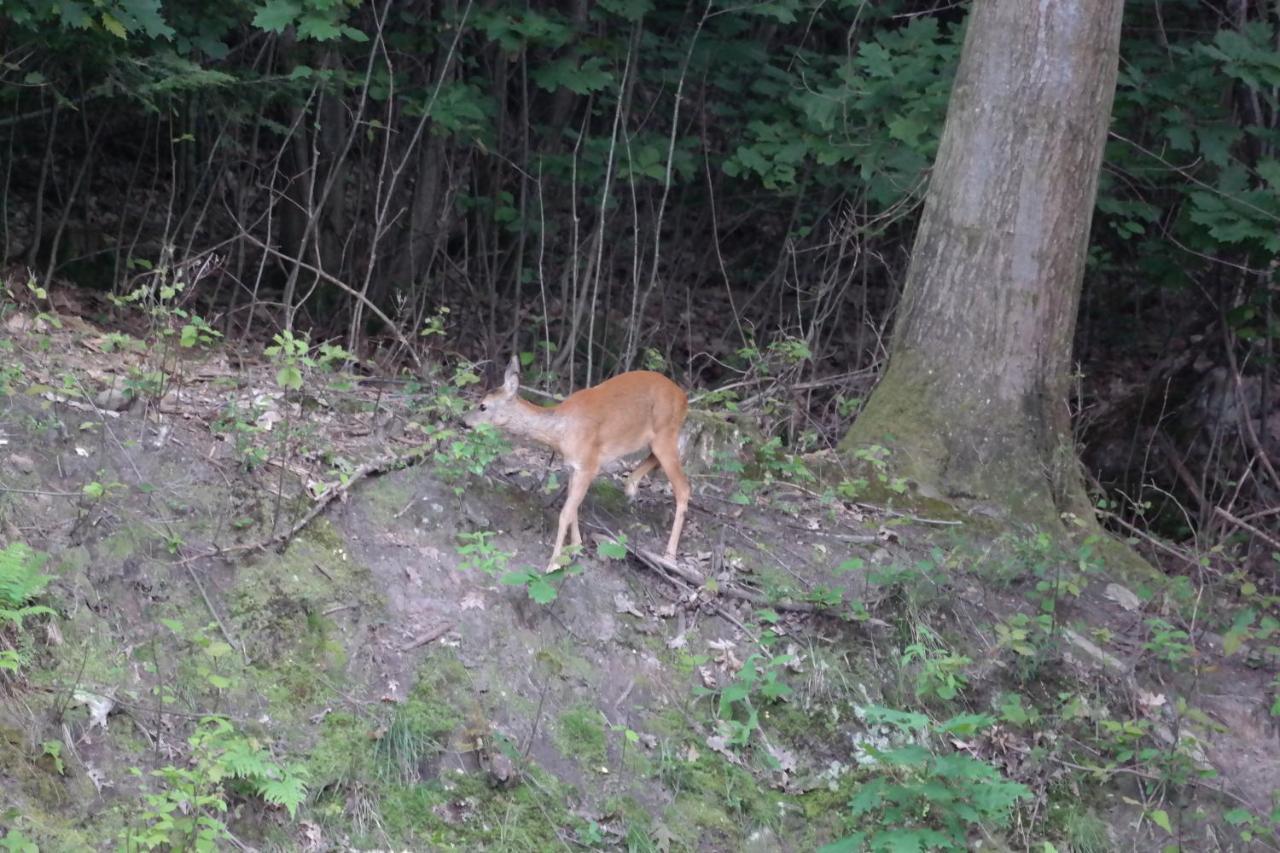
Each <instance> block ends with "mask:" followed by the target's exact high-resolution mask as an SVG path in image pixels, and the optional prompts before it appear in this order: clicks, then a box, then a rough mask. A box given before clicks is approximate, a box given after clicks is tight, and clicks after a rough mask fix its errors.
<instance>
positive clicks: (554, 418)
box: [507, 398, 564, 450]
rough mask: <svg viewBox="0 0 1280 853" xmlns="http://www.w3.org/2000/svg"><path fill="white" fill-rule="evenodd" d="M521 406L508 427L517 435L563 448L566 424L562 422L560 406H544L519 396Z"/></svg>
mask: <svg viewBox="0 0 1280 853" xmlns="http://www.w3.org/2000/svg"><path fill="white" fill-rule="evenodd" d="M516 405H517V406H518V407H519V408H518V409H517V413H516V415H515V417H513V418H512V419H511V420H510V421H508V422H507V429H508V430H509V431H510V432H513V433H515V434H516V435H518V436H520V437H522V438H527V439H529V440H531V441H536V442H538V443H539V444H543V445H546V446H547V447H550V448H552V449H553V450H561V448H560V441H561V439H563V438H564V424H563V423H562V422H561V417H560V412H559V411H558V410H559V408H560V407H559V406H551V407H550V408H543V407H542V406H537V405H534V404H533V403H530V402H529V401H528V400H523V399H519V398H517V400H516Z"/></svg>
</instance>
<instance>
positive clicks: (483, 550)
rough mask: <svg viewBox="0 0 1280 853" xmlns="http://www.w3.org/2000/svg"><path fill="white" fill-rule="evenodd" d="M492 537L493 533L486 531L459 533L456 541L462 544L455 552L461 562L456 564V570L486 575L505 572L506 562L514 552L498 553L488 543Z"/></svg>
mask: <svg viewBox="0 0 1280 853" xmlns="http://www.w3.org/2000/svg"><path fill="white" fill-rule="evenodd" d="M493 535H494V534H493V532H492V531H488V530H477V531H475V532H472V533H467V532H462V533H459V534H458V539H459V541H461V542H462V544H461V545H458V546H457V548H456V549H455V550H457V552H458V556H460V557H462V561H461V562H460V563H458V568H459V569H462V570H463V571H467V570H469V569H479V570H480V571H482V572H484V573H485V574H488V575H498V574H501V573H502V572H504V571H506V568H507V561H509V560H510V559H511V558H512V557H513V556H515V552H514V551H500V550H498V549H497V548H496V547H494V545H493V543H491V542H490V541H489V540H490V539H491V538H493Z"/></svg>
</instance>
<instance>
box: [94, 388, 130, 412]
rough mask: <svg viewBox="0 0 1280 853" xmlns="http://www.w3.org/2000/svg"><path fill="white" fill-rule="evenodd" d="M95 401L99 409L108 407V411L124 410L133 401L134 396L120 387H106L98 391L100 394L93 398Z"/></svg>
mask: <svg viewBox="0 0 1280 853" xmlns="http://www.w3.org/2000/svg"><path fill="white" fill-rule="evenodd" d="M93 402H94V403H96V404H97V406H98V408H99V409H106V410H107V411H108V412H123V411H124V410H125V409H127V408H129V404H130V403H132V402H133V397H131V396H129V394H127V393H125V392H124V391H122V390H120V389H119V388H106V389H103V390H102V391H99V392H98V396H96V397H94V398H93Z"/></svg>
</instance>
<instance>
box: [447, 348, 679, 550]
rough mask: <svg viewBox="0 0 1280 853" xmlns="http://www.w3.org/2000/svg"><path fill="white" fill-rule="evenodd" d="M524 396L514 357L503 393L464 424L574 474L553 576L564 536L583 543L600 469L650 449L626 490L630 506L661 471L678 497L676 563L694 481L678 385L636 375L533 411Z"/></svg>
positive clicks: (672, 546) (649, 374) (670, 544)
mask: <svg viewBox="0 0 1280 853" xmlns="http://www.w3.org/2000/svg"><path fill="white" fill-rule="evenodd" d="M519 391H520V362H519V360H518V359H517V358H516V357H515V356H512V357H511V362H510V364H509V365H508V366H507V372H506V374H505V376H504V377H503V382H502V387H501V388H499V389H497V390H495V391H493V392H492V393H490V394H488V395H486V396H485V397H484V399H482V400H481V401H480V403H479V404H478V405H477V406H476V407H475V408H474V409H472V410H471V411H470V412H469V413H467V415H466V416H465V417H464V418H463V422H464V423H465V424H466V425H467V426H468V427H476V426H479V425H480V424H489V425H491V426H494V427H496V428H498V429H500V430H503V431H505V432H507V433H509V434H511V435H513V436H516V437H518V438H523V439H527V440H531V441H533V442H536V443H538V444H541V445H543V446H545V447H549V448H550V449H552V450H554V451H555V452H557V453H559V454H560V456H561V457H562V458H563V459H564V462H565V464H566V465H567V466H568V467H569V469H570V472H571V473H570V477H569V492H568V495H567V496H566V497H565V500H564V506H563V507H562V508H561V509H560V522H559V527H558V528H557V530H556V542H555V545H554V546H553V547H552V549H551V561H550V562H549V563H548V564H547V569H546V570H547V572H553V571H555V570H556V569H557V568H559V567H560V554H561V551H563V550H564V543H565V537H566V536H567V537H568V538H569V541H570V543H571V544H573V545H581V544H582V531H581V530H580V529H579V527H578V507H579V506H580V505H581V504H582V499H583V497H585V496H586V494H587V489H588V488H589V487H590V486H591V481H592V480H594V479H595V477H596V474H598V473H599V471H600V467H601V466H602V465H605V464H607V463H609V462H612V461H613V460H615V459H619V458H621V457H623V456H628V455H630V454H632V453H636V452H638V451H640V450H643V449H645V448H646V447H647V448H649V455H648V456H646V457H645V458H644V460H643V461H641V462H640V464H639V465H637V466H636V467H635V468H634V469H633V470H632V471H631V473H630V474H629V475H628V476H627V481H626V490H625V491H626V495H627V499H628V500H633V499H634V498H635V496H636V491H637V489H638V488H639V486H640V481H641V480H643V479H644V477H645V476H646V475H647V474H648V473H649V472H650V471H652V470H653V469H654V468H657V467H658V466H662V471H663V473H665V474H666V475H667V479H668V480H670V481H671V491H672V493H673V494H674V495H675V503H676V514H675V520H674V521H672V523H671V535H670V537H669V538H668V539H667V549H666V553H665V557H666V559H668V560H670V561H672V562H674V561H675V559H676V548H677V547H678V546H679V544H680V533H681V531H682V530H683V529H684V517H685V512H686V511H687V510H688V508H689V478H688V477H686V476H685V473H684V469H683V468H682V467H680V450H679V445H678V439H679V435H680V427H681V426H682V425H683V424H684V419H685V415H687V414H688V411H689V400H688V398H687V397H686V396H685V393H684V391H682V390H681V389H680V386H679V385H676V383H674V382H672V381H671V380H670V379H668V378H667V377H665V376H663V375H662V374H661V373H654V372H653V371H650V370H633V371H629V372H627V373H620V374H618V375H617V376H614V377H613V378H612V379H606V380H605V381H604V382H601V383H600V384H599V385H596V386H594V387H591V388H584V389H583V390H581V391H577V392H575V393H573V394H570V395H569V396H568V397H567V398H565V400H564V402H562V403H560V404H559V405H556V406H549V407H542V406H537V405H534V404H533V403H530V402H529V401H527V400H525V399H523V398H522V397H521V396H520V394H519Z"/></svg>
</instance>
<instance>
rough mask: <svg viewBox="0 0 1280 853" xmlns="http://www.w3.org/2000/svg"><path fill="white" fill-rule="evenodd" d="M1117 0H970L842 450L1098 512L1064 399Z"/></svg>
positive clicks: (987, 493) (1012, 505)
mask: <svg viewBox="0 0 1280 853" xmlns="http://www.w3.org/2000/svg"><path fill="white" fill-rule="evenodd" d="M1121 9H1122V2H1121V0H1065V2H1061V3H1048V4H1038V5H1036V6H1035V8H1034V11H1033V10H1031V9H1030V8H1029V7H1027V6H1026V4H1024V3H1020V2H1017V0H979V2H977V3H975V4H974V7H973V11H972V12H971V15H970V20H969V24H968V30H967V33H966V37H965V44H964V50H963V53H962V55H961V60H960V68H959V70H958V72H957V76H956V82H955V86H954V89H953V90H952V95H951V101H950V104H949V106H948V111H947V121H946V126H945V128H944V130H943V136H942V141H941V144H940V146H939V150H938V157H937V160H936V162H935V165H934V175H933V178H932V181H931V183H930V186H929V191H928V195H927V196H926V200H925V208H924V214H923V216H922V219H921V224H920V230H919V232H918V234H917V236H916V242H915V246H914V250H913V254H912V260H911V266H910V269H909V271H908V275H907V282H906V286H905V289H904V292H903V299H902V305H901V307H900V310H899V316H898V321H897V327H896V329H895V332H894V340H893V345H892V349H891V352H890V362H889V368H888V371H887V372H886V373H885V375H884V377H883V379H882V380H881V382H880V385H879V386H878V387H877V388H876V390H875V392H874V393H873V394H872V396H871V398H870V400H869V401H868V404H867V408H866V410H865V411H864V412H863V414H862V416H861V417H860V418H859V419H858V421H857V423H855V424H854V427H853V429H852V430H851V431H850V432H849V434H848V435H847V436H846V437H845V439H844V441H843V443H842V445H841V446H842V448H843V449H844V450H846V451H850V450H852V449H854V448H856V447H860V446H864V445H873V444H874V445H883V446H886V447H888V448H890V449H891V450H893V451H894V464H895V466H896V468H897V472H898V473H900V474H903V475H905V476H907V477H909V478H910V479H911V480H913V481H914V482H915V484H916V485H917V487H918V488H919V489H920V490H921V491H922V492H923V493H925V494H929V495H936V496H941V497H949V498H956V497H961V498H971V499H976V500H978V501H982V502H987V503H989V504H990V505H991V508H992V511H994V512H995V513H997V514H1000V515H1007V516H1011V517H1014V518H1019V519H1023V520H1028V521H1034V522H1037V523H1050V522H1052V521H1053V520H1055V519H1056V518H1057V516H1058V514H1059V513H1060V512H1062V511H1072V512H1075V513H1077V514H1080V515H1081V516H1082V517H1087V515H1088V502H1087V498H1086V495H1085V491H1084V489H1083V486H1082V480H1081V474H1080V469H1079V465H1078V463H1077V461H1076V455H1075V449H1074V445H1073V440H1072V434H1071V424H1070V417H1069V413H1068V409H1067V400H1068V391H1069V387H1070V373H1071V341H1072V335H1073V332H1074V329H1075V318H1076V312H1077V308H1078V304H1079V297H1080V288H1081V283H1082V280H1083V276H1084V266H1085V252H1086V248H1087V243H1088V235H1089V224H1090V219H1091V217H1092V213H1093V204H1094V196H1095V193H1096V190H1097V181H1098V170H1099V166H1100V163H1101V159H1102V150H1103V144H1104V142H1105V140H1106V133H1107V124H1108V119H1109V116H1110V111H1111V101H1112V96H1113V94H1114V91H1115V79H1116V69H1117V65H1118V56H1119V36H1120V17H1121Z"/></svg>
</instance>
